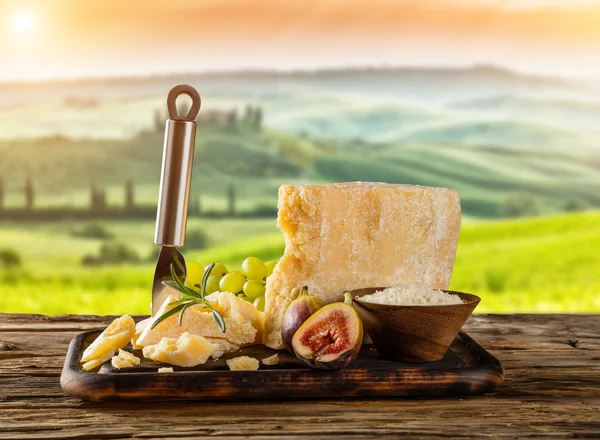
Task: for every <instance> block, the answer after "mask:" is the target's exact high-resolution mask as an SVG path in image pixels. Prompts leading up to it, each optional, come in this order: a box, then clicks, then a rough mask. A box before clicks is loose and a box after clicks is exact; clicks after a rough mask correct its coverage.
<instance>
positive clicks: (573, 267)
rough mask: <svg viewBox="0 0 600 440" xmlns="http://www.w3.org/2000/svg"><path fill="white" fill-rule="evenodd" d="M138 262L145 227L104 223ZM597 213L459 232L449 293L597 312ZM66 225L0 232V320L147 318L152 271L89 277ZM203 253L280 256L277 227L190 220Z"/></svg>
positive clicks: (85, 242)
mask: <svg viewBox="0 0 600 440" xmlns="http://www.w3.org/2000/svg"><path fill="white" fill-rule="evenodd" d="M104 224H105V226H106V228H107V229H108V230H110V231H111V232H112V233H114V234H115V235H116V238H117V239H119V240H122V241H127V242H128V243H129V244H130V245H131V246H132V247H134V248H136V249H137V250H138V252H139V253H140V254H141V255H142V256H145V255H148V254H150V252H151V251H152V249H153V244H152V236H153V228H154V225H153V222H149V221H148V222H133V221H132V222H105V223H104ZM599 224H600V212H587V213H580V214H569V215H567V214H563V215H554V216H547V217H539V218H529V219H521V220H504V221H485V222H483V221H472V220H468V221H466V222H464V224H463V228H462V232H461V238H460V244H459V250H458V257H457V262H456V267H455V271H454V276H453V279H452V285H451V287H452V288H453V289H456V290H463V291H467V292H472V293H476V294H478V295H480V296H481V297H482V299H483V301H482V303H481V306H480V307H479V309H478V311H479V312H590V313H598V312H600V271H598V268H600V252H598V249H600V228H599V227H598V225H599ZM79 226H80V225H77V224H69V223H60V224H58V223H54V224H51V223H45V224H35V225H34V224H24V225H14V224H0V248H13V249H18V251H19V252H20V254H21V256H22V258H23V261H24V263H23V267H22V268H20V269H12V270H10V271H6V270H5V271H2V270H1V269H0V312H19V313H47V314H61V313H99V314H119V313H136V314H137V313H147V312H148V307H149V300H150V284H151V280H152V273H153V265H152V264H151V263H150V262H146V263H142V264H136V265H127V266H102V267H100V268H88V267H83V266H81V265H80V264H79V262H80V260H81V258H82V256H83V255H84V254H86V253H89V252H94V251H95V250H96V249H97V248H98V247H99V246H100V244H101V243H100V241H99V240H90V239H81V238H73V237H72V236H71V234H70V231H72V230H73V228H76V227H79ZM189 228H190V229H203V230H205V231H206V232H207V234H208V236H209V245H210V247H209V248H208V249H205V250H202V251H193V252H187V253H186V256H187V257H188V258H189V259H193V260H196V261H198V262H200V263H203V264H208V263H209V262H211V261H215V260H217V261H220V262H223V263H225V264H227V265H228V266H229V267H230V268H235V267H237V266H239V264H240V263H241V261H242V260H243V258H245V257H246V256H248V255H256V256H258V257H260V258H263V259H265V260H266V259H273V258H276V257H278V256H279V255H281V254H282V252H283V237H282V236H281V235H280V233H279V232H278V231H277V229H276V227H275V220H274V219H269V220H219V221H214V220H213V221H208V220H199V219H192V220H191V221H190V225H189Z"/></svg>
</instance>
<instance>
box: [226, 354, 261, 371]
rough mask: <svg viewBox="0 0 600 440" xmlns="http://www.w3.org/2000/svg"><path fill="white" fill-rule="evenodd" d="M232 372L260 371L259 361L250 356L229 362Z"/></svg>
mask: <svg viewBox="0 0 600 440" xmlns="http://www.w3.org/2000/svg"><path fill="white" fill-rule="evenodd" d="M227 366H228V367H229V369H230V370H231V371H249V370H258V359H255V358H253V357H249V356H239V357H236V358H233V359H229V360H228V361H227Z"/></svg>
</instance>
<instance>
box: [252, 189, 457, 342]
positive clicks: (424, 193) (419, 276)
mask: <svg viewBox="0 0 600 440" xmlns="http://www.w3.org/2000/svg"><path fill="white" fill-rule="evenodd" d="M278 208H279V214H278V218H277V225H278V227H279V229H281V231H282V232H283V234H284V235H285V253H284V255H283V257H282V258H281V260H279V263H278V264H277V266H276V267H275V269H274V271H273V274H272V275H271V276H270V277H269V278H268V279H267V292H266V306H265V338H264V342H265V344H266V345H267V346H269V347H271V348H276V349H279V348H282V347H283V344H282V342H281V334H280V333H281V323H282V320H283V315H284V313H285V310H286V308H287V306H288V305H289V303H290V302H291V301H292V300H294V299H295V298H296V297H297V296H298V294H299V293H300V289H301V288H302V286H308V289H309V292H310V294H312V295H316V296H319V297H320V298H322V299H323V300H325V301H326V302H334V301H339V300H342V299H343V292H344V291H345V290H352V289H359V288H363V287H389V286H395V285H399V284H413V283H414V284H424V285H427V286H430V287H433V288H437V289H447V288H448V285H449V283H450V276H451V275H452V269H453V267H454V260H455V257H456V246H457V243H458V234H459V230H460V223H461V211H460V198H459V195H458V193H457V192H456V191H453V190H450V189H446V188H430V187H422V186H413V185H391V184H386V183H373V182H352V183H336V184H327V185H289V186H282V187H281V188H280V189H279V203H278Z"/></svg>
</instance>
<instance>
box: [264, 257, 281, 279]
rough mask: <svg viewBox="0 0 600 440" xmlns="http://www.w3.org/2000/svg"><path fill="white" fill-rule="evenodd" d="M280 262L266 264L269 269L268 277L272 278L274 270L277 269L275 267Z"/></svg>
mask: <svg viewBox="0 0 600 440" xmlns="http://www.w3.org/2000/svg"><path fill="white" fill-rule="evenodd" d="M277 261H278V260H271V261H267V262H266V263H265V267H266V268H267V276H268V277H270V276H271V274H272V273H273V269H275V265H276V264H277Z"/></svg>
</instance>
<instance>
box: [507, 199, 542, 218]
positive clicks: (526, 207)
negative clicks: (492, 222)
mask: <svg viewBox="0 0 600 440" xmlns="http://www.w3.org/2000/svg"><path fill="white" fill-rule="evenodd" d="M539 213H540V207H539V203H538V201H537V199H536V198H535V197H533V196H532V195H530V194H516V195H513V196H510V197H508V198H507V199H506V201H505V202H504V205H503V206H502V208H501V214H502V215H503V216H505V217H526V216H534V215H538V214H539Z"/></svg>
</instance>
